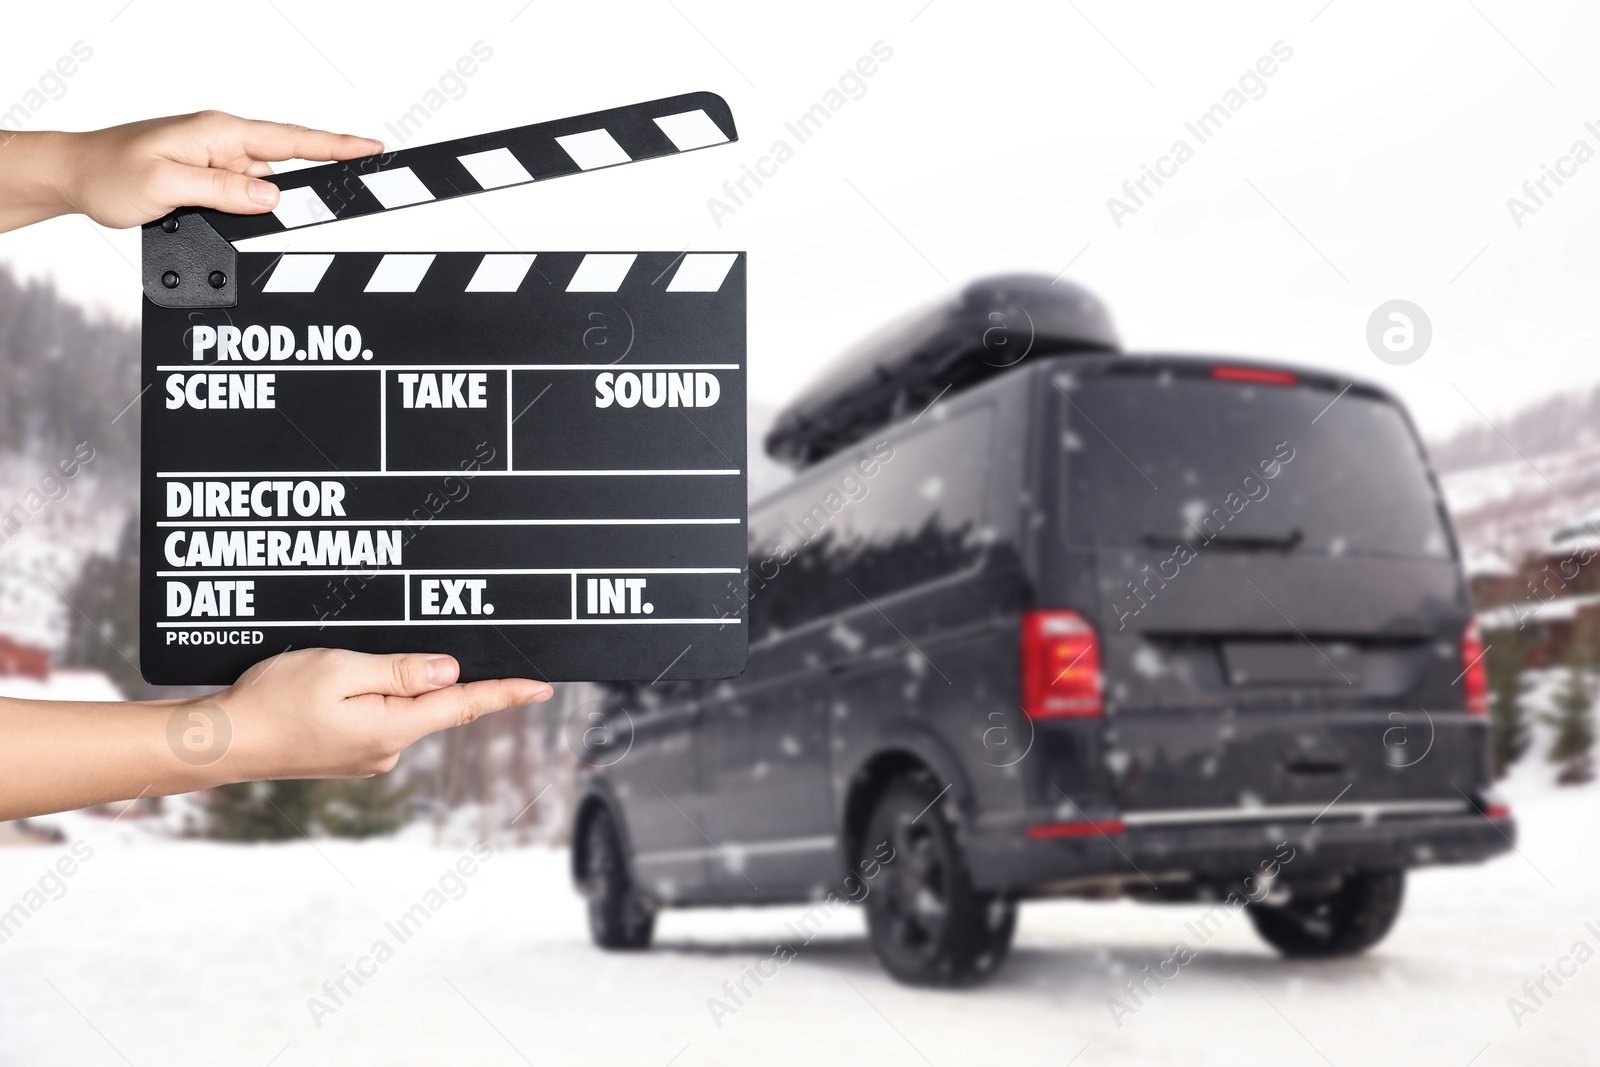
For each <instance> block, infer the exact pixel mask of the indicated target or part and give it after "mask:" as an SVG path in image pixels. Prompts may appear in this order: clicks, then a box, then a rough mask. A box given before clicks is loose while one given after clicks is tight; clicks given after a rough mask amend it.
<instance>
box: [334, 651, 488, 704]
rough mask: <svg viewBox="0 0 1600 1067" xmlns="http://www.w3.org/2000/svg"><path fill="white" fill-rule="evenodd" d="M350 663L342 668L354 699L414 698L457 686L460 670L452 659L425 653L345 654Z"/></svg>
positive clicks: (342, 664)
mask: <svg viewBox="0 0 1600 1067" xmlns="http://www.w3.org/2000/svg"><path fill="white" fill-rule="evenodd" d="M344 655H345V656H348V657H349V659H348V660H347V661H345V662H344V663H341V665H340V666H341V668H342V669H343V670H344V671H345V672H346V674H347V675H348V679H349V683H350V684H349V686H348V690H347V691H348V692H349V693H350V694H352V695H358V694H363V693H378V694H380V695H382V696H394V697H415V696H421V695H422V694H424V693H431V692H433V691H434V690H436V689H443V688H444V687H445V686H452V685H454V684H455V681H456V679H457V678H459V677H460V676H461V667H460V665H459V664H457V663H456V661H455V659H454V658H453V657H451V656H441V655H436V654H433V653H426V652H400V653H396V654H394V655H388V656H369V655H366V654H364V653H361V652H346V653H344Z"/></svg>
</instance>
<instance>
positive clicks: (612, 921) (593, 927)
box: [583, 808, 656, 949]
mask: <svg viewBox="0 0 1600 1067" xmlns="http://www.w3.org/2000/svg"><path fill="white" fill-rule="evenodd" d="M585 840H586V845H585V856H584V871H583V885H584V893H585V895H586V896H587V897H588V901H589V936H590V937H592V938H593V939H594V943H595V944H596V945H599V946H600V947H601V948H604V949H641V948H649V947H650V937H651V935H652V934H654V933H655V928H656V916H655V913H654V912H653V911H651V910H650V909H649V908H648V907H646V906H645V904H644V902H643V901H642V900H641V899H640V898H639V894H638V893H637V892H635V890H634V887H633V883H632V882H631V880H630V879H629V878H628V865H627V863H626V861H625V857H624V856H623V854H622V842H621V841H620V840H619V839H618V836H617V828H616V825H615V824H614V823H613V822H612V817H611V812H610V811H608V810H606V809H605V808H601V809H600V810H599V811H597V812H596V813H595V814H594V816H593V817H592V818H590V820H589V825H588V828H587V829H586V831H585Z"/></svg>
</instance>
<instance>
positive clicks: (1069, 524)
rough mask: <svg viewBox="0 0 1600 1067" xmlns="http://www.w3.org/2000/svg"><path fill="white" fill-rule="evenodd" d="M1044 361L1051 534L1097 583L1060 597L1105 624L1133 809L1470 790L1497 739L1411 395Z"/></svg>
mask: <svg viewBox="0 0 1600 1067" xmlns="http://www.w3.org/2000/svg"><path fill="white" fill-rule="evenodd" d="M1049 380H1050V383H1051V386H1052V388H1053V390H1054V392H1055V393H1056V394H1059V395H1058V396H1057V397H1055V398H1053V400H1054V402H1055V404H1056V408H1057V410H1058V411H1059V413H1060V414H1059V421H1058V423H1057V426H1056V429H1057V434H1058V439H1059V447H1060V449H1061V456H1062V459H1063V462H1062V463H1061V464H1060V465H1059V467H1058V477H1059V478H1060V479H1061V481H1060V488H1061V489H1062V490H1063V491H1062V492H1059V493H1056V494H1052V496H1055V497H1056V498H1057V499H1058V500H1059V508H1060V510H1059V513H1058V514H1057V516H1056V523H1055V525H1057V527H1058V536H1057V537H1056V538H1055V539H1054V544H1055V545H1056V546H1058V548H1059V549H1061V550H1062V551H1061V555H1062V556H1063V557H1064V558H1073V559H1079V560H1087V561H1089V565H1090V566H1091V568H1092V570H1093V585H1092V588H1093V590H1094V597H1093V599H1094V600H1095V601H1096V602H1095V603H1093V604H1085V605H1079V604H1067V605H1064V606H1069V607H1076V608H1078V609H1079V610H1084V611H1086V612H1087V613H1091V614H1092V615H1093V617H1094V618H1095V620H1096V621H1097V624H1098V627H1099V631H1100V635H1101V642H1102V647H1101V657H1102V664H1103V667H1104V671H1105V708H1106V715H1107V729H1108V742H1109V748H1110V751H1111V761H1112V764H1113V766H1112V770H1113V772H1114V774H1115V775H1116V780H1117V786H1116V788H1117V793H1118V800H1119V803H1120V805H1121V806H1122V808H1123V809H1124V811H1125V812H1126V813H1129V818H1130V823H1134V822H1136V820H1137V819H1138V817H1139V816H1138V813H1139V812H1146V813H1155V814H1151V815H1150V819H1151V821H1159V820H1160V813H1175V812H1181V811H1190V812H1193V811H1194V809H1200V811H1201V812H1205V811H1215V812H1216V814H1217V817H1218V818H1249V817H1251V816H1250V814H1249V813H1250V812H1256V811H1259V812H1260V814H1261V816H1262V817H1269V816H1271V815H1273V814H1275V813H1281V814H1285V815H1287V814H1288V813H1289V812H1290V811H1291V810H1296V809H1303V810H1310V811H1311V812H1312V813H1313V814H1315V810H1314V809H1316V808H1318V807H1320V806H1321V805H1323V804H1326V803H1327V802H1328V801H1330V800H1332V799H1333V798H1334V797H1335V795H1337V794H1340V793H1341V791H1344V790H1346V787H1347V786H1348V791H1347V792H1346V793H1345V795H1344V797H1343V799H1342V800H1341V805H1342V807H1341V809H1340V810H1341V811H1348V812H1352V813H1353V812H1355V811H1356V810H1357V809H1356V808H1354V807H1353V806H1352V805H1354V804H1357V803H1365V804H1367V805H1368V807H1367V808H1366V809H1365V810H1366V812H1367V813H1371V812H1373V811H1382V812H1394V813H1401V812H1405V811H1422V810H1426V809H1428V807H1429V805H1434V806H1437V807H1442V806H1449V807H1452V808H1462V807H1465V806H1466V801H1465V799H1464V796H1463V793H1465V794H1468V795H1470V794H1472V793H1473V792H1474V788H1475V787H1477V786H1481V785H1482V784H1483V781H1484V776H1485V774H1486V754H1487V750H1486V745H1485V740H1484V739H1485V734H1484V731H1483V720H1482V717H1481V716H1477V715H1469V714H1468V713H1467V711H1466V705H1465V701H1464V689H1463V668H1464V667H1465V666H1466V664H1465V663H1464V662H1463V657H1462V647H1463V645H1462V637H1463V630H1464V627H1465V626H1466V624H1467V622H1468V619H1469V614H1468V608H1467V602H1466V598H1465V594H1464V592H1463V588H1462V582H1461V578H1460V573H1459V567H1458V565H1457V563H1456V559H1455V549H1454V544H1453V540H1452V537H1451V535H1450V531H1449V526H1448V523H1447V520H1446V518H1445V514H1444V511H1443V508H1442V504H1441V500H1440V496H1439V493H1438V491H1437V487H1436V485H1435V484H1434V481H1433V479H1432V477H1431V475H1430V473H1429V470H1428V467H1427V462H1426V459H1425V457H1424V455H1423V452H1422V449H1421V446H1420V444H1419V442H1418V440H1417V438H1416V436H1415V434H1414V432H1413V430H1412V428H1411V425H1410V423H1409V421H1408V419H1407V418H1406V416H1405V414H1404V412H1403V411H1402V410H1401V409H1400V408H1399V407H1398V406H1397V405H1396V404H1395V403H1394V402H1392V401H1391V400H1389V399H1388V398H1386V397H1384V396H1383V395H1381V394H1379V393H1378V392H1376V391H1373V390H1369V389H1367V388H1364V387H1361V386H1352V385H1347V384H1346V383H1342V382H1334V381H1330V380H1319V379H1309V380H1308V379H1307V378H1305V377H1303V376H1301V375H1299V374H1296V373H1292V372H1287V371H1276V370H1268V369H1265V368H1259V367H1235V366H1218V365H1215V364H1212V363H1209V362H1201V361H1195V360H1176V359H1173V360H1166V359H1146V358H1127V359H1123V360H1118V361H1105V362H1097V363H1095V364H1090V365H1085V366H1083V367H1077V368H1067V367H1063V368H1062V369H1060V370H1057V371H1054V372H1052V373H1051V374H1050V375H1049ZM1063 588H1065V585H1063ZM1076 588H1078V589H1080V590H1083V589H1085V586H1084V585H1083V584H1078V585H1076ZM1374 804H1377V805H1380V807H1379V808H1373V807H1372V806H1371V805H1374ZM1385 805H1386V806H1385Z"/></svg>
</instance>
